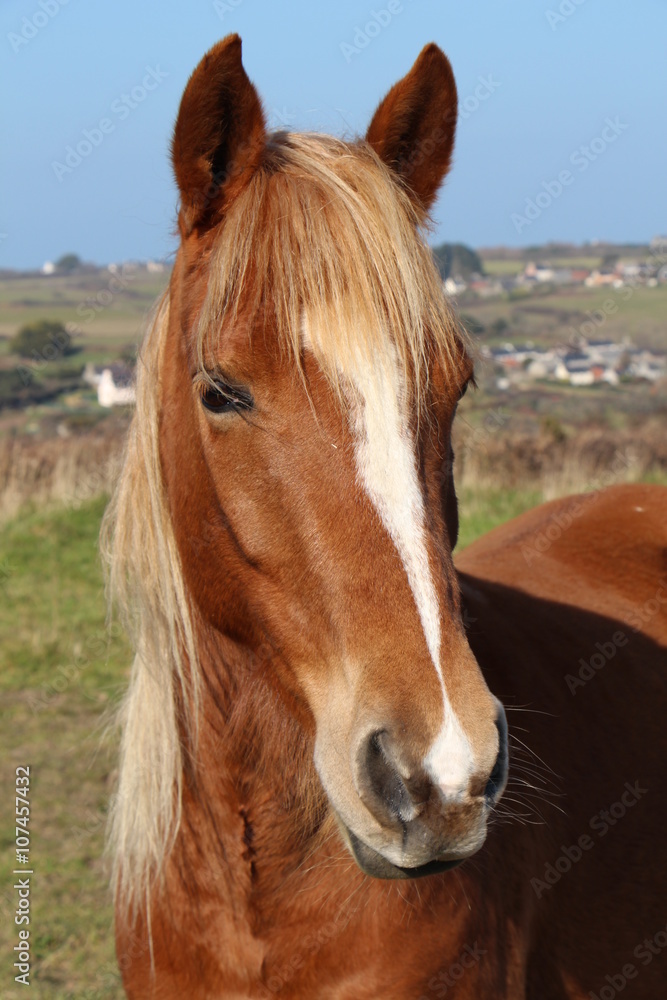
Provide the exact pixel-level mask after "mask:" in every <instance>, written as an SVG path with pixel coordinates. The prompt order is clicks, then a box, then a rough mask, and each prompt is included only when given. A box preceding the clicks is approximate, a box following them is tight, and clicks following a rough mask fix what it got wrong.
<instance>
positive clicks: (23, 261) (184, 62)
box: [0, 0, 667, 267]
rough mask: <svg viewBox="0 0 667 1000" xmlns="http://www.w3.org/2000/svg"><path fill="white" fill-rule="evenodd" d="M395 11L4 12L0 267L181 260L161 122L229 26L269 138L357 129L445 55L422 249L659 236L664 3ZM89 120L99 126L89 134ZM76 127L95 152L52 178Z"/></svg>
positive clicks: (478, 2)
mask: <svg viewBox="0 0 667 1000" xmlns="http://www.w3.org/2000/svg"><path fill="white" fill-rule="evenodd" d="M388 7H389V5H388V0H377V2H375V3H374V2H372V0H366V2H364V0H361V2H357V0H336V2H335V3H331V2H327V3H315V2H313V0H311V2H309V3H306V2H305V0H298V2H294V3H285V2H275V0H229V2H227V3H225V2H222V0H217V3H214V2H213V0H190V2H186V0H139V2H138V0H133V2H131V0H113V2H109V0H94V2H92V0H89V2H85V0H68V2H66V3H63V2H62V0H22V2H19V0H3V4H2V10H1V12H0V22H1V23H0V47H2V48H3V49H4V52H3V55H2V60H1V64H2V70H1V74H2V76H1V78H0V80H1V83H2V92H3V95H4V100H3V102H2V106H3V107H2V116H3V122H2V124H3V134H4V135H5V137H6V141H5V142H4V143H3V152H2V161H1V164H0V171H1V173H0V184H1V190H2V196H3V197H2V202H1V204H0V266H4V267H34V266H40V265H41V264H42V263H43V262H44V261H45V260H49V259H55V258H57V257H58V256H60V255H61V254H63V253H65V252H68V251H73V252H76V253H78V254H79V255H81V256H82V257H84V258H85V259H87V260H93V261H96V262H98V263H106V262H109V261H113V260H122V259H127V258H147V257H154V258H161V257H164V256H165V255H167V254H169V253H170V252H172V251H173V250H174V249H175V247H176V239H175V236H174V219H175V208H176V202H177V196H176V190H175V187H174V184H173V181H172V178H171V169H170V165H169V159H168V146H169V139H170V134H171V130H172V127H173V122H174V118H175V115H176V111H177V108H178V103H179V100H180V96H181V93H182V90H183V87H184V85H185V83H186V81H187V79H188V76H189V74H190V73H191V71H192V69H193V68H194V66H195V65H196V63H197V62H198V61H199V59H200V58H201V56H202V55H203V54H204V52H205V51H206V49H207V48H209V47H210V46H211V45H212V44H213V43H214V42H215V41H217V40H218V39H219V38H221V37H223V36H224V35H225V34H228V33H229V32H232V31H236V32H238V33H239V34H240V35H241V37H242V38H243V46H244V63H245V66H246V69H247V71H248V74H249V76H250V78H251V79H252V80H253V81H254V82H255V84H256V85H257V87H258V89H259V91H260V94H261V95H262V97H263V100H264V102H265V107H266V110H267V113H268V117H269V120H270V121H271V122H272V123H273V124H274V125H275V126H276V127H288V128H292V129H297V128H302V129H303V128H305V129H315V130H321V131H327V132H333V133H335V134H347V135H353V134H356V133H359V132H363V131H364V130H365V127H366V125H367V123H368V121H369V118H370V116H371V114H372V112H373V110H374V108H375V106H376V104H377V103H378V101H379V100H380V99H381V97H382V96H383V95H384V93H385V92H386V91H387V90H388V88H389V87H390V86H391V85H392V84H393V83H394V82H395V81H396V80H397V79H398V78H399V77H400V76H402V75H403V74H404V73H405V72H407V70H408V69H409V68H410V66H411V65H412V62H413V61H414V59H415V58H416V56H417V54H418V52H419V50H420V49H421V47H422V46H423V45H424V44H425V43H426V42H428V41H436V42H437V43H438V44H439V45H441V46H442V48H443V49H444V50H445V52H447V54H448V55H449V57H450V59H451V61H452V64H453V66H454V71H455V73H456V76H457V81H458V87H459V94H460V98H461V103H462V110H463V111H464V115H465V116H464V117H462V119H461V121H460V124H459V130H458V138H457V147H456V155H455V161H454V167H453V170H452V173H451V175H450V178H449V180H448V182H447V184H446V187H445V189H444V190H443V193H442V195H441V197H440V200H439V202H438V205H437V207H436V210H435V213H434V214H435V222H436V230H435V233H434V237H433V240H434V242H436V241H443V240H451V241H461V242H465V243H468V244H470V245H472V246H489V245H496V244H506V245H513V246H523V245H529V244H533V243H542V242H545V241H547V240H551V239H557V240H570V241H577V242H580V241H584V240H589V239H609V240H615V241H622V240H628V241H635V242H640V241H644V240H647V239H649V238H650V237H651V236H652V235H655V234H657V233H663V232H665V231H667V197H666V185H665V177H666V175H665V163H666V162H667V130H666V129H665V82H664V67H665V66H666V65H667V3H665V0H634V2H633V3H628V2H627V0H475V2H469V3H461V2H460V0H459V2H456V3H454V2H451V0H444V2H443V0H402V2H399V0H392V5H391V8H390V9H388ZM390 11H393V12H391V13H390ZM382 12H385V13H382ZM378 21H379V22H383V23H382V24H381V25H380V26H378ZM371 22H374V26H372V27H370V28H369V29H368V31H366V26H367V25H368V24H370V23H371ZM357 29H359V31H357ZM364 42H366V44H364ZM351 46H355V49H356V51H355V50H352V49H351ZM481 81H486V86H485V87H482V86H481ZM144 83H147V84H148V86H150V87H152V89H147V87H144ZM133 93H134V95H135V98H136V99H134V100H133V98H132V94H133ZM476 94H477V95H478V96H476ZM482 94H486V96H485V97H484V98H483V99H479V98H480V96H481V95H482ZM123 95H129V101H127V102H126V101H125V98H124V96H123ZM466 102H467V103H466ZM102 119H107V123H110V124H107V126H106V128H107V131H106V132H100V134H99V135H98V133H97V132H95V131H94V130H95V129H98V128H99V123H100V121H101V120H102ZM609 122H611V124H609ZM84 130H88V133H89V136H90V135H91V134H92V136H93V138H94V139H96V140H97V144H96V145H94V146H92V148H91V152H90V154H89V155H87V156H85V157H83V158H82V159H81V162H79V163H76V160H73V159H72V158H71V157H70V167H69V168H68V170H67V171H63V170H62V169H61V168H60V167H59V166H58V164H64V165H65V166H66V167H67V163H66V161H65V157H66V150H67V147H68V146H72V147H76V146H77V144H78V143H80V142H81V141H82V140H85V134H84ZM582 147H583V151H582ZM83 148H84V149H86V146H85V145H84V147H83ZM564 171H565V172H567V173H568V174H569V179H568V180H567V182H564V183H561V182H560V181H558V177H559V175H560V174H562V173H563V172H564ZM559 185H560V188H561V189H560V191H559ZM538 195H539V196H540V197H539V198H538ZM527 200H529V201H531V202H533V204H534V206H535V207H534V208H532V209H530V208H529V209H528V211H527V210H526V203H527ZM530 215H532V218H529V216H530Z"/></svg>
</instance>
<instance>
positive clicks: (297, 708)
mask: <svg viewBox="0 0 667 1000" xmlns="http://www.w3.org/2000/svg"><path fill="white" fill-rule="evenodd" d="M200 656H201V664H200V665H201V670H202V677H203V683H202V699H201V723H200V733H199V742H198V747H197V752H196V757H195V763H194V766H193V768H192V773H191V778H190V780H188V781H187V783H186V784H187V787H186V792H185V796H184V812H185V816H184V819H185V822H186V824H189V825H192V824H193V823H194V824H195V825H196V827H197V830H198V833H199V835H200V836H201V837H202V838H203V839H204V842H205V843H206V844H207V845H208V851H209V853H211V854H212V855H213V857H212V858H211V859H210V860H211V865H212V866H213V867H214V868H216V870H219V871H222V869H223V868H225V869H227V871H226V872H225V876H226V877H225V884H226V885H227V886H228V887H229V890H230V891H233V890H234V887H235V886H236V887H237V888H238V889H239V891H244V887H247V883H248V879H249V878H250V879H254V880H260V881H261V882H262V883H263V888H264V889H266V890H268V891H269V894H270V890H271V883H272V879H273V875H274V868H275V867H276V859H280V866H279V867H280V878H281V879H284V878H285V876H286V874H288V873H289V872H290V871H291V870H293V871H296V870H297V869H298V868H299V867H300V866H301V865H302V864H303V862H304V860H305V859H306V858H307V857H308V856H309V854H312V852H313V851H315V850H316V849H317V848H318V846H319V845H320V844H321V842H322V840H323V839H324V838H326V836H327V835H328V834H330V833H332V832H333V820H332V818H331V816H330V810H329V807H328V804H327V800H326V797H325V795H324V792H323V790H322V788H321V785H320V782H319V780H318V778H317V774H316V771H315V768H314V764H313V733H312V727H309V725H308V718H307V715H306V714H305V713H304V710H303V707H302V706H301V705H300V704H299V703H298V701H296V700H295V699H294V698H293V696H292V695H291V694H290V693H289V692H288V691H287V690H286V688H284V687H283V686H282V685H281V684H280V682H279V681H278V680H277V678H276V676H275V672H274V670H273V668H272V667H271V666H270V665H268V664H267V661H266V658H265V657H262V656H258V655H256V654H254V653H252V652H250V651H249V650H248V649H247V648H244V647H242V646H240V645H239V644H237V643H234V642H232V641H230V640H228V639H225V638H224V637H221V636H219V635H217V634H216V635H213V636H211V635H209V636H207V638H206V641H205V642H202V643H201V645H200ZM341 850H342V845H341ZM225 859H226V860H225ZM267 859H270V861H267Z"/></svg>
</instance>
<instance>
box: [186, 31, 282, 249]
mask: <svg viewBox="0 0 667 1000" xmlns="http://www.w3.org/2000/svg"><path fill="white" fill-rule="evenodd" d="M265 142H266V127H265V124H264V113H263V111H262V105H261V102H260V100H259V96H258V94H257V91H256V90H255V88H254V87H253V85H252V83H251V82H250V80H249V79H248V77H247V75H246V72H245V70H244V68H243V64H242V62H241V39H240V38H239V36H238V35H227V37H226V38H223V40H222V41H221V42H218V44H217V45H214V46H213V48H212V49H211V50H210V51H209V52H207V53H206V55H205V56H204V58H203V59H202V61H201V62H200V63H199V65H198V66H197V68H196V70H195V71H194V73H193V74H192V76H191V77H190V79H189V80H188V84H187V86H186V88H185V92H184V94H183V97H182V99H181V106H180V108H179V111H178V118H177V120H176V127H175V129H174V138H173V140H172V145H171V156H172V162H173V165H174V173H175V175H176V183H177V184H178V188H179V191H180V193H181V210H180V213H179V217H178V224H179V228H180V231H181V236H183V237H185V236H187V235H188V234H189V233H191V232H192V230H193V229H195V228H206V227H208V226H210V225H213V224H215V222H217V221H218V220H219V219H220V217H221V215H222V213H223V212H224V208H225V205H226V204H229V202H230V201H231V200H232V199H233V198H234V197H235V195H236V194H238V192H239V191H241V190H242V189H243V187H244V186H245V185H246V184H247V183H248V180H249V179H250V177H251V176H252V174H253V172H254V171H255V170H256V169H257V166H258V165H259V162H260V160H261V157H262V152H263V150H264V146H265Z"/></svg>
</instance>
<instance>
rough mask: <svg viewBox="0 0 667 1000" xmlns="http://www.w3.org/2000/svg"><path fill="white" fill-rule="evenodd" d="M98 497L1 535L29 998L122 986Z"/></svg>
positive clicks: (9, 786) (122, 672)
mask: <svg viewBox="0 0 667 1000" xmlns="http://www.w3.org/2000/svg"><path fill="white" fill-rule="evenodd" d="M536 499H537V497H536V495H535V494H534V493H521V492H517V493H512V494H500V492H494V493H490V494H488V495H487V496H486V498H483V497H477V498H473V497H472V496H467V495H466V496H464V497H463V502H462V523H461V544H468V543H469V542H470V541H472V540H473V539H474V538H475V537H476V536H477V535H479V534H480V533H482V532H483V531H486V530H488V529H489V528H490V527H492V526H494V525H495V524H498V523H501V522H502V521H504V520H506V519H507V518H509V517H511V516H513V515H515V514H518V513H520V512H521V511H522V510H524V509H526V508H528V507H530V506H532V505H533V503H534V502H535V501H536ZM103 507H104V501H103V500H102V499H99V500H95V501H94V502H91V503H88V504H87V505H85V506H83V507H82V508H80V509H79V510H71V509H70V510H68V509H65V508H61V509H55V510H52V511H50V512H33V513H29V514H25V515H23V516H21V517H20V518H18V519H17V520H15V521H13V522H11V523H10V524H7V525H5V526H4V528H3V529H2V531H1V532H0V579H1V580H2V590H3V592H2V601H1V602H0V640H1V643H0V648H1V649H2V652H1V653H0V690H1V692H2V699H1V702H2V709H1V711H2V725H1V726H0V756H1V758H2V761H3V767H2V773H1V775H0V794H1V795H2V801H3V802H6V803H12V802H13V796H14V774H15V768H16V767H18V766H23V765H29V766H30V779H31V780H30V793H31V794H30V800H31V824H30V834H31V845H30V861H31V867H32V868H33V869H34V876H33V879H32V897H31V904H32V907H31V923H30V931H31V934H30V941H31V948H32V950H33V966H32V981H31V990H30V994H29V995H30V996H34V997H38V998H48V1000H66V998H67V1000H69V998H77V1000H93V998H95V1000H112V998H121V997H122V996H123V993H122V990H121V988H120V980H119V977H118V973H117V971H116V965H115V961H114V951H113V935H112V913H111V907H110V901H109V894H108V890H107V873H106V870H105V866H104V864H103V861H102V851H103V839H104V837H103V832H104V825H105V820H106V812H107V805H108V800H109V795H110V791H111V788H112V784H113V768H114V765H115V761H114V749H115V747H114V740H113V738H108V739H107V740H106V742H105V743H104V745H103V744H102V730H103V727H104V723H105V720H106V719H107V718H108V716H109V713H110V710H111V707H112V706H113V705H114V704H115V703H116V702H117V699H118V697H119V693H120V691H121V690H122V687H123V684H124V682H125V678H126V675H127V669H128V664H129V650H128V648H127V646H126V644H125V642H124V640H123V638H122V637H121V636H120V635H118V634H112V635H109V632H108V630H107V629H106V627H105V602H104V595H103V584H102V573H101V568H100V565H99V560H98V556H97V535H98V530H99V523H100V517H101V514H102V510H103ZM114 632H116V630H114ZM2 816H3V822H2V827H1V829H0V842H1V847H2V851H1V864H0V886H1V887H2V888H1V889H0V910H1V913H2V919H1V921H0V995H1V996H2V997H3V998H4V1000H15V998H18V997H21V996H23V995H24V988H23V987H22V986H20V985H18V984H15V983H14V980H13V976H14V972H13V970H12V961H13V959H12V958H10V957H9V956H10V955H11V950H12V948H13V946H14V944H15V943H17V941H18V938H16V940H15V939H14V936H13V933H12V932H13V931H14V930H15V928H14V924H13V913H14V909H15V906H16V901H15V898H14V893H13V890H12V888H11V887H12V884H13V876H12V874H11V873H12V870H13V868H14V857H15V853H14V825H13V819H12V817H11V815H10V814H9V811H8V810H6V809H3V811H2ZM184 1000H185V998H184Z"/></svg>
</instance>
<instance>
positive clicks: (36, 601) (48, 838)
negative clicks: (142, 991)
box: [0, 500, 129, 1000]
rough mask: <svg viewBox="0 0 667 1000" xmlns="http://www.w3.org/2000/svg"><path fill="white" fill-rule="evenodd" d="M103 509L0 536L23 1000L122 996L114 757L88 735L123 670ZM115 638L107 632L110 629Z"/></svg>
mask: <svg viewBox="0 0 667 1000" xmlns="http://www.w3.org/2000/svg"><path fill="white" fill-rule="evenodd" d="M102 509H103V502H102V501H101V500H99V501H96V502H94V503H92V504H90V505H88V506H86V507H85V508H82V509H81V510H78V511H73V510H66V509H59V510H56V511H52V512H50V513H40V512H37V513H30V514H27V515H24V516H22V517H20V518H19V519H18V520H16V521H14V522H12V523H11V524H9V525H6V526H5V527H4V528H3V530H2V532H1V534H0V570H1V574H0V576H1V579H2V601H0V636H1V643H0V646H1V650H2V652H1V653H0V691H1V701H2V710H1V711H2V717H1V718H2V724H1V726H0V746H1V748H2V759H3V762H4V766H3V768H2V773H1V776H0V784H1V794H2V801H3V802H4V803H8V804H10V803H12V802H13V794H14V792H13V789H14V774H15V768H16V767H17V766H21V765H26V764H28V765H30V772H31V781H30V800H31V824H30V832H31V845H30V862H31V867H33V869H34V873H35V874H34V875H33V877H32V899H31V903H32V912H31V923H30V931H31V934H30V942H31V950H32V952H33V956H34V957H33V966H32V977H31V980H32V988H31V993H30V995H31V996H36V997H48V998H53V1000H64V998H66V997H67V998H69V997H77V998H78V997H88V996H91V997H92V996H95V997H97V998H99V1000H107V998H116V997H122V996H123V993H122V991H121V989H120V986H119V979H118V976H117V973H116V968H115V962H114V951H113V934H112V914H111V907H110V902H109V897H108V893H107V888H106V883H107V875H106V872H105V870H104V865H103V863H102V860H101V858H102V846H103V830H104V823H105V819H106V809H107V803H108V798H109V791H110V771H111V769H112V768H113V766H114V759H113V757H114V756H115V755H111V754H110V753H109V751H108V750H107V751H104V750H102V749H101V747H100V742H101V726H102V721H103V718H104V716H105V713H106V712H108V709H109V706H110V705H111V704H112V703H114V702H115V700H116V697H117V694H118V691H119V688H120V686H121V684H122V680H123V677H124V675H125V671H126V665H127V663H128V661H129V653H128V650H127V648H126V646H125V643H124V641H123V640H122V639H121V638H119V637H118V635H117V634H115V635H112V636H109V633H108V632H107V630H106V628H105V602H104V595H103V587H102V574H101V569H100V566H99V562H98V557H97V534H98V531H99V522H100V517H101V513H102ZM114 632H116V633H117V630H114ZM2 816H3V822H2V826H1V827H0V842H1V851H0V858H1V865H0V867H1V875H0V878H1V881H0V885H1V886H2V891H1V893H0V910H1V911H2V920H1V921H0V941H1V942H2V947H1V948H0V982H2V988H1V990H0V992H1V994H2V996H3V997H5V998H6V1000H11V998H14V997H19V996H23V992H22V990H23V987H21V986H20V985H19V984H16V983H14V971H13V970H12V967H11V963H12V961H13V959H11V958H10V957H9V956H10V955H11V949H12V948H13V945H14V944H15V943H17V940H18V939H17V938H16V939H15V935H14V932H15V931H16V930H18V928H15V926H14V923H13V913H14V909H15V905H16V903H15V899H14V893H13V891H12V889H11V886H12V884H13V882H12V875H11V872H12V870H13V867H14V865H13V862H14V859H15V849H14V825H13V818H12V816H11V814H10V813H9V811H8V810H7V809H3V812H2Z"/></svg>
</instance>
